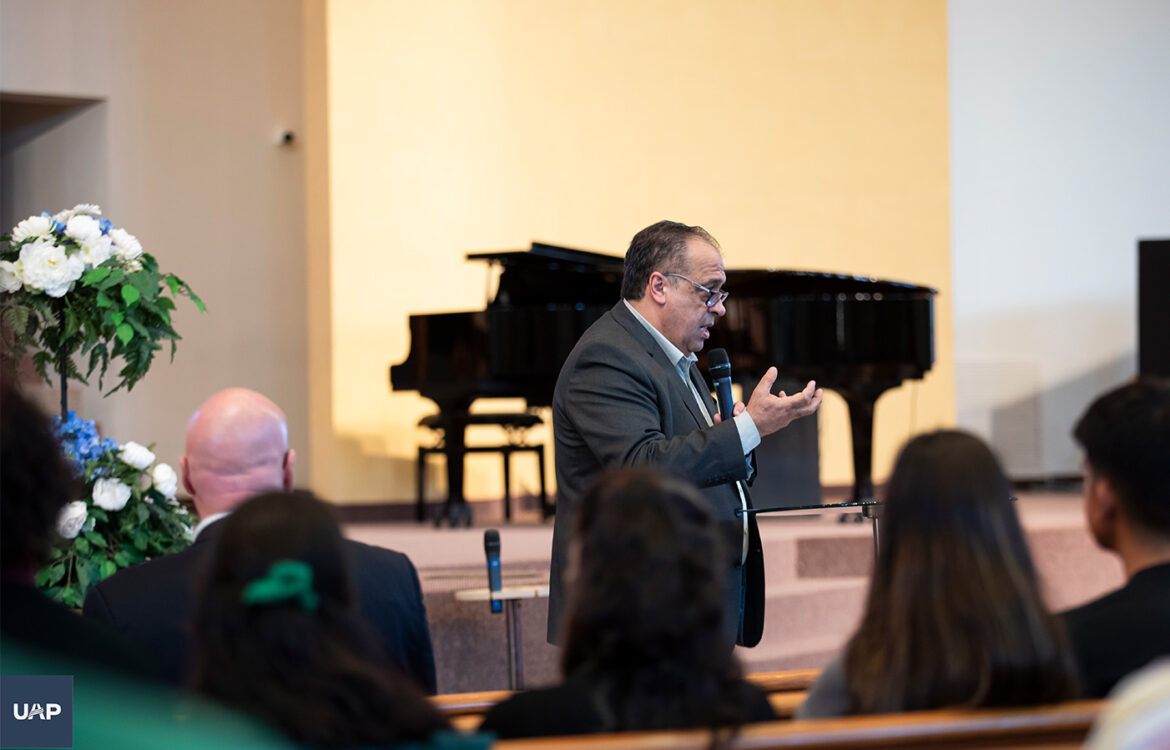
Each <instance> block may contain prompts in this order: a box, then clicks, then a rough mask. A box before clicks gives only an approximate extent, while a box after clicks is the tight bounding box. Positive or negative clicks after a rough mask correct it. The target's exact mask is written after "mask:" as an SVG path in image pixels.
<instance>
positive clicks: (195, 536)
mask: <svg viewBox="0 0 1170 750" xmlns="http://www.w3.org/2000/svg"><path fill="white" fill-rule="evenodd" d="M229 515H231V511H225V512H223V513H213V514H211V515H210V516H208V517H207V518H204V519H203V520H202V521H200V522H199V525H198V526H196V527H195V531H194V533H192V535H191V541H195V540H196V539H198V538H199V535H200V534H201V533H202V532H203V530H204V529H206V528H207V527H208V526H210V525H211V524H213V523H215V522H216V521H218V520H219V519H221V518H227V517H228V516H229Z"/></svg>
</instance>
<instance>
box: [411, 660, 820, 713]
mask: <svg viewBox="0 0 1170 750" xmlns="http://www.w3.org/2000/svg"><path fill="white" fill-rule="evenodd" d="M820 673H821V670H819V669H789V670H785V671H780V672H756V673H755V674H749V675H748V676H747V679H748V680H750V681H751V682H754V683H755V684H756V685H759V687H760V689H762V690H763V691H764V692H766V693H768V695H769V696H770V697H771V698H772V704H773V706H776V705H777V704H779V705H781V706H789V705H792V709H791V710H788V711H787V713H785V712H782V711H779V710H778V711H777V713H778V714H779V715H780V716H791V715H792V714H791V711H792V710H795V706H798V705H800V701H799V700H796V699H795V698H794V697H793V696H794V695H795V696H798V697H799V699H800V700H803V698H804V693H805V691H807V690H808V688H809V686H810V685H812V684H813V683H814V682H816V679H817V676H818V675H820ZM511 695H512V691H510V690H485V691H481V692H478V693H446V694H443V695H436V696H434V697H432V698H431V700H432V701H433V702H434V704H435V705H436V706H438V708H439V710H440V711H442V712H443V714H444V715H445V716H446V717H447V718H448V719H452V720H454V719H456V718H461V717H468V716H483V715H484V714H485V713H487V710H488V709H489V708H491V707H492V706H494V705H495V704H497V703H499V702H500V701H502V700H504V699H505V698H508V697H509V696H511ZM779 695H785V696H787V697H786V698H785V699H784V700H777V696H779ZM794 701H795V703H794Z"/></svg>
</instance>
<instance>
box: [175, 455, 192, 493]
mask: <svg viewBox="0 0 1170 750" xmlns="http://www.w3.org/2000/svg"><path fill="white" fill-rule="evenodd" d="M179 473H180V474H181V475H182V477H183V489H185V490H187V494H188V495H190V496H191V497H195V488H194V487H193V486H192V485H191V469H190V467H189V465H188V464H187V457H186V456H183V457H182V458H180V459H179Z"/></svg>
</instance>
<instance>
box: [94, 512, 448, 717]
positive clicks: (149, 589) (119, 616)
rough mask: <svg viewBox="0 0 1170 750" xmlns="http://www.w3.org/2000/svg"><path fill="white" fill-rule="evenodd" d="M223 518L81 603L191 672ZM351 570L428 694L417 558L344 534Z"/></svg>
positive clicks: (431, 674) (388, 642) (370, 618)
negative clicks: (197, 616) (199, 592)
mask: <svg viewBox="0 0 1170 750" xmlns="http://www.w3.org/2000/svg"><path fill="white" fill-rule="evenodd" d="M221 530H222V524H221V523H220V522H218V521H217V522H215V523H212V524H211V525H209V526H207V527H205V528H204V529H203V531H202V532H200V534H199V536H198V537H197V538H196V539H195V542H194V543H193V544H192V545H191V546H190V547H188V548H187V549H185V550H183V551H182V552H176V553H175V554H172V555H166V556H165V557H160V558H157V559H155V560H150V561H148V562H145V563H142V564H140V565H134V566H132V567H129V568H126V569H124V570H121V571H119V572H117V573H115V574H114V575H113V576H111V577H109V578H107V579H106V580H104V581H102V582H101V583H99V584H98V585H97V586H95V587H94V588H93V589H91V590H90V592H89V595H88V596H86V598H85V607H84V609H83V610H82V611H83V612H84V614H85V616H86V617H92V618H94V619H95V620H101V621H105V622H107V623H109V624H110V625H112V626H113V627H114V628H115V629H116V630H118V631H119V632H121V633H122V634H124V635H125V636H126V638H128V639H129V640H131V641H133V642H134V643H137V644H139V645H141V646H142V647H144V648H146V649H147V650H148V653H149V654H150V656H151V657H152V658H154V659H156V660H157V661H158V664H159V668H160V670H161V671H162V672H163V674H164V675H165V676H166V677H167V678H168V679H170V680H172V681H174V682H176V683H181V682H183V681H184V680H185V679H186V676H187V675H186V669H187V666H188V665H187V659H188V651H189V648H188V646H189V643H190V622H191V617H192V609H193V606H194V602H193V599H192V597H193V595H194V592H195V582H196V579H197V577H198V576H201V575H203V571H204V569H205V568H206V567H207V566H208V565H209V564H210V558H211V554H212V553H213V551H214V548H215V540H216V537H217V535H218V533H219V532H220V531H221ZM345 545H346V547H345V548H346V554H347V555H348V561H349V565H350V572H351V575H352V576H353V579H354V583H355V585H356V591H357V597H358V601H359V606H360V609H361V614H362V617H363V618H364V619H365V620H366V621H367V622H368V623H369V625H370V626H371V627H372V628H373V630H374V632H375V633H376V634H377V635H378V636H379V638H380V639H381V640H382V643H383V644H384V646H385V648H386V650H387V652H388V653H389V654H390V656H391V657H393V658H395V659H397V660H398V662H399V663H400V664H401V665H402V667H403V669H404V670H405V671H406V673H407V674H409V675H410V676H412V677H414V679H415V680H417V681H418V683H419V685H420V686H421V687H422V688H423V689H424V690H426V691H427V692H428V693H431V694H433V693H434V692H435V690H436V683H435V655H434V650H433V648H432V646H431V633H430V630H429V629H428V627H427V615H426V609H425V608H424V606H423V599H422V589H421V587H420V586H419V581H418V573H417V572H415V569H414V565H413V564H412V563H411V562H410V560H409V559H408V558H407V557H406V555H404V554H402V553H401V552H395V551H393V550H388V549H384V548H382V547H372V546H370V545H368V544H361V543H360V542H355V541H353V540H346V542H345Z"/></svg>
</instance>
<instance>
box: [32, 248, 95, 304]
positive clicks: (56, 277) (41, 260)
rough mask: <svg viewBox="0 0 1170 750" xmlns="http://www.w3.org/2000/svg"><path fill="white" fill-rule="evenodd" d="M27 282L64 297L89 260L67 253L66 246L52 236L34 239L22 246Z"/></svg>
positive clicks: (51, 293)
mask: <svg viewBox="0 0 1170 750" xmlns="http://www.w3.org/2000/svg"><path fill="white" fill-rule="evenodd" d="M20 262H21V266H22V271H23V273H22V275H23V276H24V283H25V285H26V286H30V287H32V288H33V289H40V290H41V291H43V292H44V293H45V294H47V295H49V296H50V297H64V296H65V293H66V292H68V291H69V290H70V289H72V288H73V282H75V281H77V280H78V279H79V278H81V274H82V273H84V272H85V261H84V260H82V259H81V256H80V255H79V254H77V253H74V254H73V255H66V254H65V248H63V247H59V246H57V245H54V244H53V241H52V240H50V239H39V240H36V241H35V242H30V243H29V244H27V245H25V246H24V247H22V248H21V249H20Z"/></svg>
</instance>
